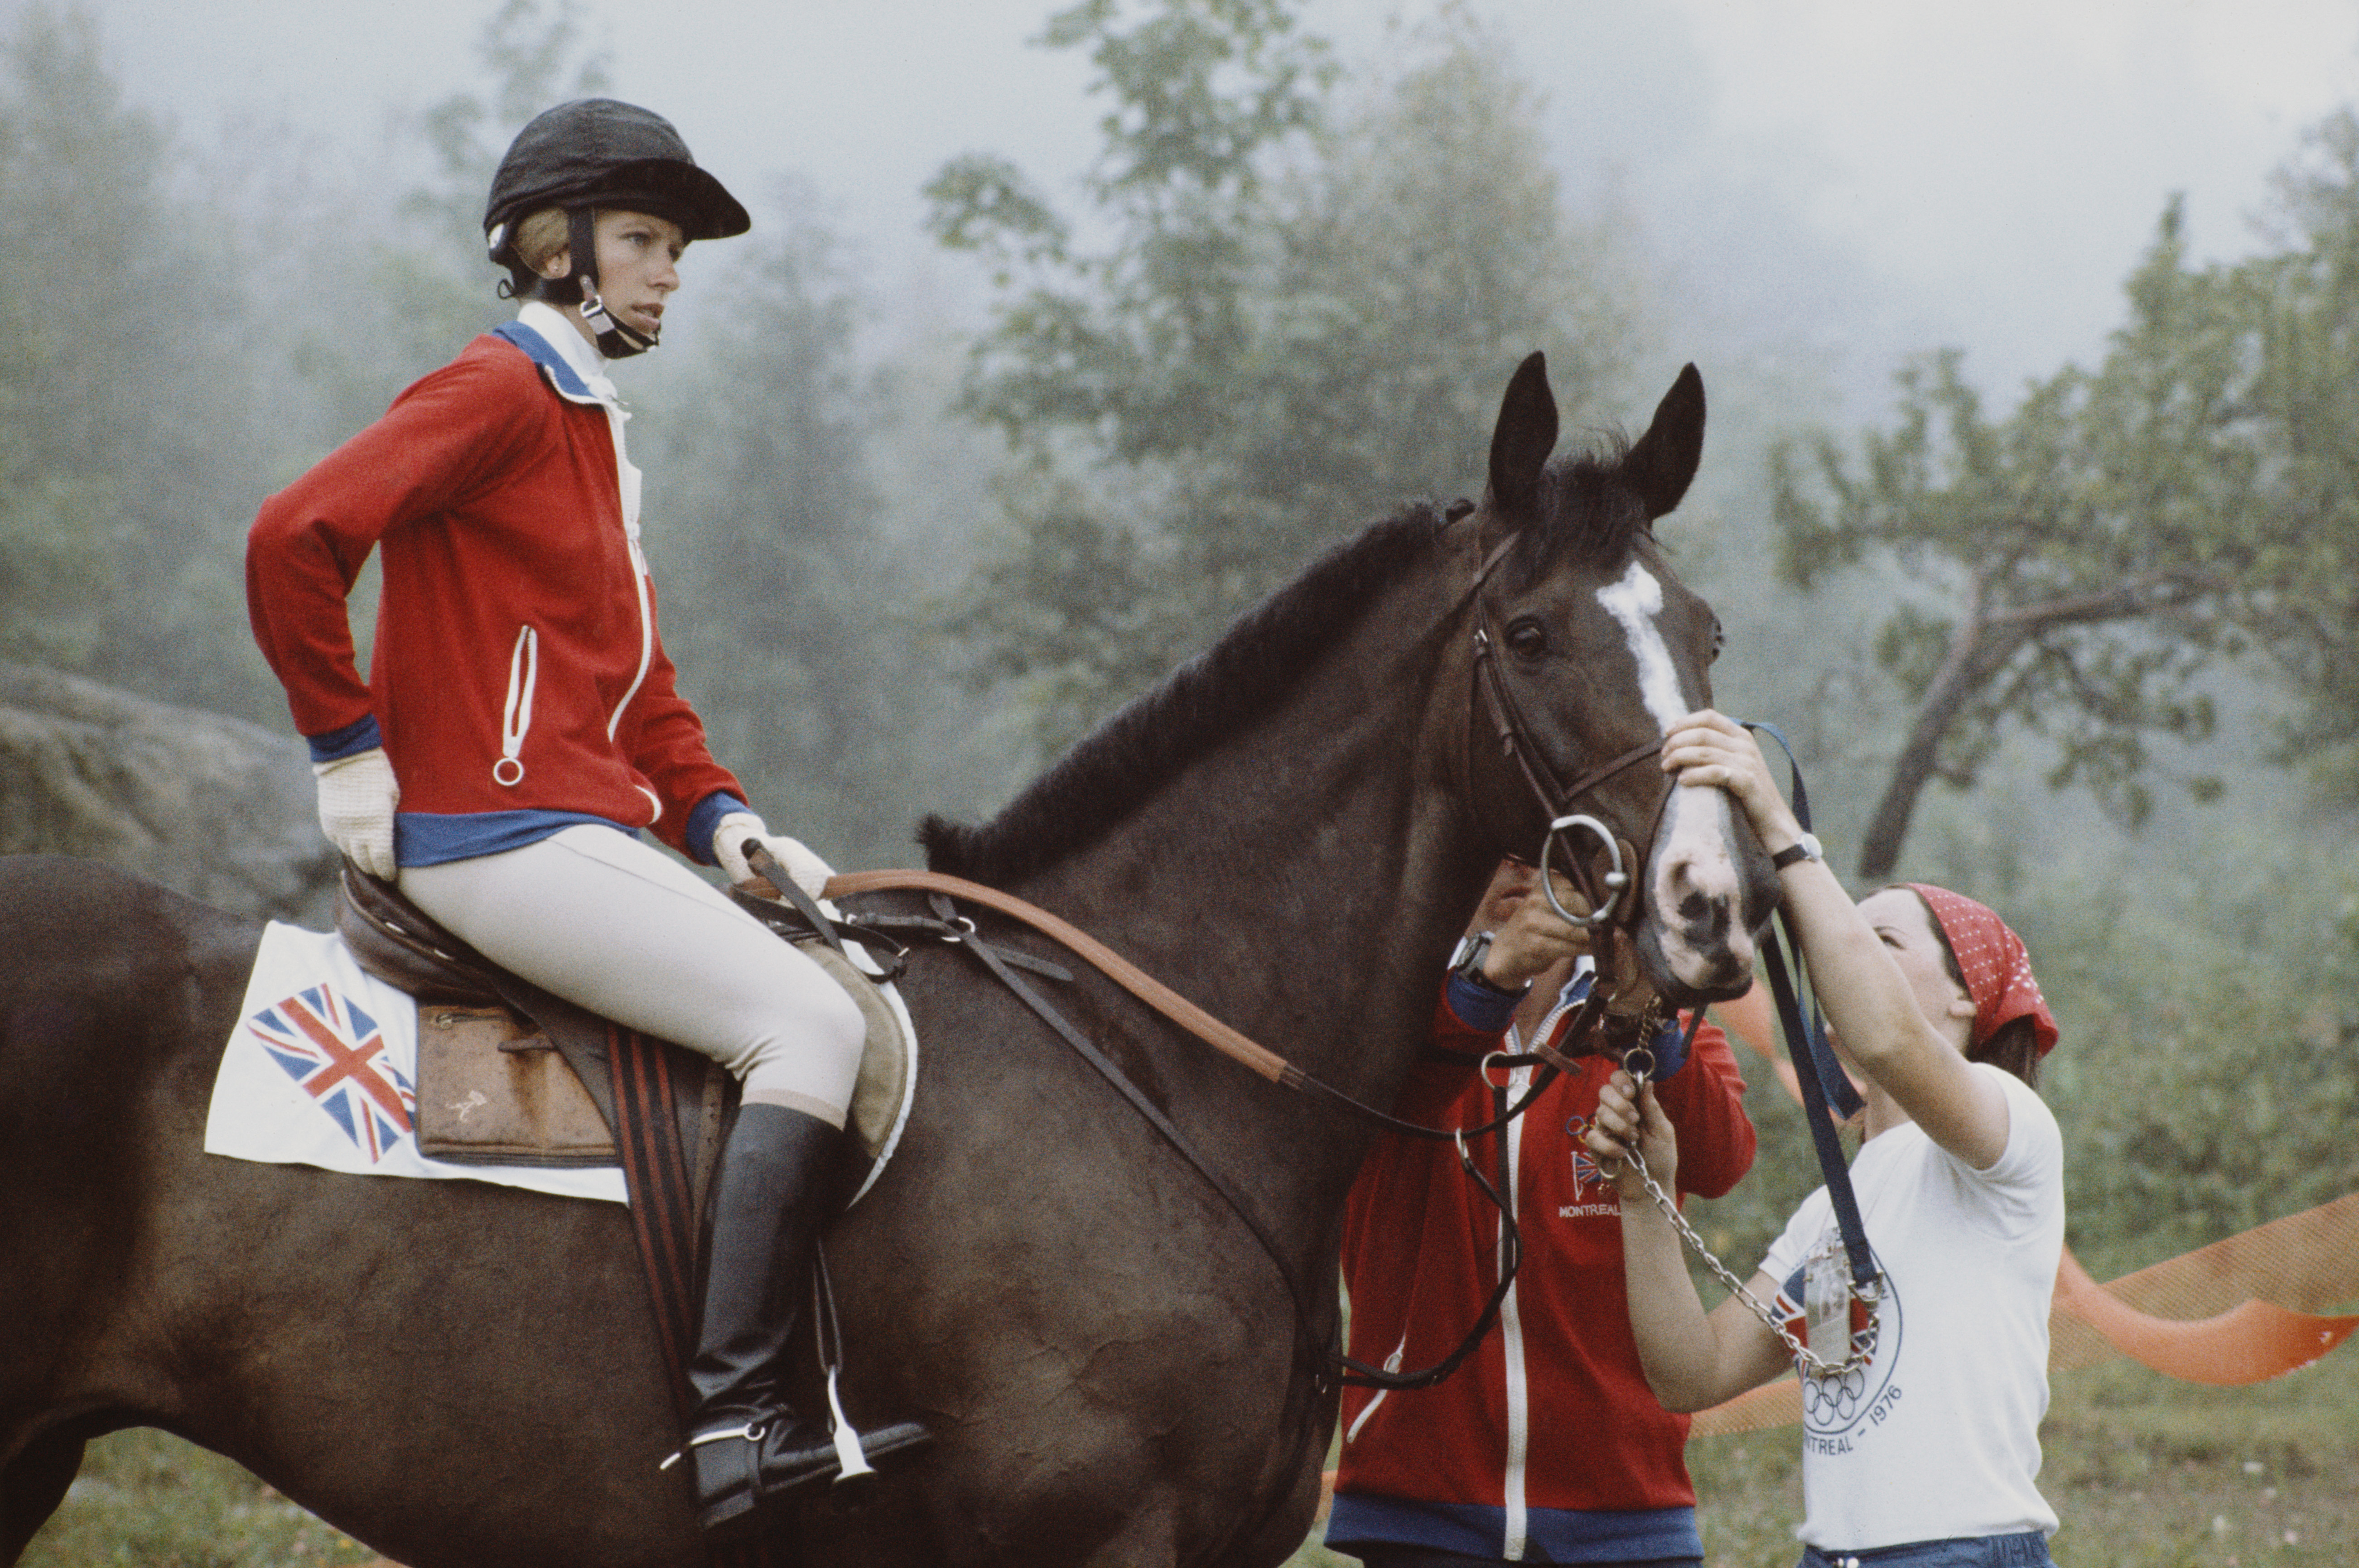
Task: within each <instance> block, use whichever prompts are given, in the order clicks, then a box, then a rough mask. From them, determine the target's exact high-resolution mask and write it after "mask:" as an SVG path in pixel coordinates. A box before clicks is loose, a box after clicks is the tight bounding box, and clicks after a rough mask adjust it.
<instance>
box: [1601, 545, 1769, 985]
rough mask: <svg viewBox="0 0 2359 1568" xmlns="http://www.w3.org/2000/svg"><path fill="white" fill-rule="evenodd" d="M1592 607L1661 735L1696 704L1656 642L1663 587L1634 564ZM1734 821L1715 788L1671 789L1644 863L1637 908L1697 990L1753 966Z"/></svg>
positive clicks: (1674, 968)
mask: <svg viewBox="0 0 2359 1568" xmlns="http://www.w3.org/2000/svg"><path fill="white" fill-rule="evenodd" d="M1597 602H1598V603H1600V604H1602V605H1603V606H1604V607H1605V612H1606V613H1607V614H1609V615H1611V616H1613V617H1614V620H1615V621H1616V622H1619V623H1620V625H1621V627H1622V633H1623V636H1624V637H1625V639H1626V640H1627V641H1628V643H1629V645H1630V657H1631V659H1632V660H1633V661H1634V662H1636V665H1637V666H1638V695H1639V697H1640V699H1641V700H1643V701H1644V702H1645V703H1646V705H1647V712H1649V713H1651V714H1653V715H1654V716H1655V722H1656V723H1657V724H1658V725H1659V726H1661V727H1662V730H1663V732H1664V733H1665V734H1667V735H1668V734H1669V733H1670V730H1671V726H1672V725H1674V724H1676V723H1678V722H1679V721H1680V719H1684V718H1685V717H1687V716H1688V715H1689V714H1690V713H1692V712H1694V711H1695V710H1696V708H1698V707H1699V706H1701V704H1700V701H1699V699H1700V697H1701V695H1702V694H1701V693H1700V692H1690V691H1688V690H1686V689H1685V688H1684V687H1682V686H1681V685H1680V670H1679V665H1677V664H1675V663H1674V662H1673V661H1672V659H1671V649H1670V644H1669V643H1666V642H1665V641H1664V640H1663V632H1662V628H1661V626H1659V625H1658V623H1657V622H1658V617H1660V616H1661V614H1662V612H1663V585H1662V583H1661V582H1659V581H1658V580H1657V579H1656V577H1655V575H1654V574H1653V573H1652V572H1649V571H1648V570H1647V568H1645V567H1644V566H1643V565H1641V564H1640V563H1639V562H1637V561H1635V560H1634V561H1632V562H1631V563H1630V569H1629V570H1627V571H1625V572H1624V573H1623V574H1622V577H1621V579H1620V580H1619V581H1617V582H1614V583H1609V584H1608V585H1607V586H1605V587H1603V588H1601V589H1598V590H1597ZM1734 826H1735V825H1734V819H1733V818H1732V817H1731V816H1730V815H1729V802H1728V796H1727V795H1725V794H1723V792H1721V791H1719V790H1716V789H1673V790H1672V791H1671V797H1670V799H1669V801H1668V802H1666V803H1665V805H1664V806H1663V819H1662V822H1661V824H1660V825H1659V827H1658V829H1657V832H1656V835H1655V847H1654V852H1653V854H1652V856H1651V857H1650V858H1649V859H1648V860H1647V907H1648V909H1650V910H1651V911H1652V912H1653V914H1654V924H1655V925H1656V927H1657V929H1658V931H1659V933H1660V936H1661V944H1662V955H1663V958H1664V960H1665V961H1666V962H1667V963H1668V964H1669V966H1670V969H1671V972H1672V973H1673V974H1674V975H1676V976H1678V977H1679V979H1680V980H1681V981H1683V982H1685V983H1686V984H1688V985H1691V986H1694V987H1696V988H1698V989H1713V988H1716V987H1720V986H1723V985H1725V984H1726V983H1727V982H1728V977H1729V975H1730V974H1731V973H1732V972H1733V971H1734V969H1735V968H1737V966H1739V965H1742V966H1743V968H1744V969H1745V970H1746V971H1748V972H1749V971H1750V970H1751V968H1752V966H1753V936H1752V933H1751V932H1749V931H1747V930H1745V926H1744V921H1743V917H1742V915H1741V914H1740V913H1739V912H1740V911H1741V910H1742V909H1743V907H1744V896H1745V883H1744V879H1743V877H1742V876H1741V875H1740V874H1739V872H1738V870H1737V858H1736V844H1735V839H1734Z"/></svg>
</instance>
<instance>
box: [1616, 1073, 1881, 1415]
mask: <svg viewBox="0 0 2359 1568" xmlns="http://www.w3.org/2000/svg"><path fill="white" fill-rule="evenodd" d="M1641 1055H1644V1056H1646V1057H1647V1063H1646V1066H1645V1067H1644V1068H1643V1069H1642V1068H1639V1067H1636V1066H1635V1065H1632V1063H1633V1059H1634V1058H1636V1057H1638V1056H1641ZM1653 1067H1654V1060H1653V1054H1652V1053H1651V1052H1648V1051H1647V1049H1646V1047H1644V1046H1636V1047H1633V1048H1632V1050H1631V1051H1630V1053H1629V1054H1628V1055H1627V1056H1625V1057H1624V1059H1623V1068H1624V1070H1625V1072H1628V1073H1629V1074H1630V1076H1631V1077H1632V1078H1633V1079H1637V1078H1639V1077H1640V1076H1641V1073H1642V1072H1643V1071H1651V1070H1653ZM1622 1157H1623V1158H1624V1159H1625V1160H1627V1161H1629V1162H1630V1168H1631V1169H1632V1170H1634V1171H1636V1172H1637V1173H1638V1180H1639V1182H1640V1184H1643V1185H1644V1186H1645V1187H1646V1189H1647V1196H1648V1197H1650V1198H1652V1199H1654V1200H1655V1206H1656V1207H1657V1208H1658V1209H1661V1210H1662V1211H1663V1217H1664V1218H1665V1219H1668V1220H1669V1221H1670V1222H1671V1228H1672V1229H1673V1230H1675V1231H1677V1232H1678V1233H1679V1236H1680V1240H1682V1241H1684V1242H1686V1243H1687V1246H1688V1249H1689V1250H1690V1251H1691V1252H1693V1253H1694V1254H1695V1255H1696V1256H1697V1257H1699V1258H1701V1259H1702V1260H1703V1262H1704V1267H1705V1268H1707V1269H1710V1270H1711V1271H1712V1273H1713V1275H1714V1276H1715V1277H1716V1278H1718V1280H1719V1281H1720V1282H1721V1283H1722V1284H1723V1285H1726V1286H1727V1287H1728V1293H1729V1294H1730V1295H1732V1296H1734V1297H1735V1298H1736V1299H1737V1300H1738V1301H1741V1302H1743V1303H1745V1309H1746V1310H1747V1311H1749V1312H1751V1313H1752V1314H1753V1315H1754V1316H1755V1317H1757V1318H1759V1319H1760V1320H1761V1323H1762V1326H1763V1327H1765V1328H1767V1329H1768V1331H1769V1332H1770V1333H1772V1334H1774V1335H1776V1336H1777V1337H1778V1338H1779V1339H1781V1340H1783V1341H1784V1342H1785V1345H1786V1348H1787V1349H1788V1351H1790V1352H1792V1354H1793V1357H1794V1359H1795V1360H1797V1361H1799V1362H1800V1363H1801V1364H1802V1368H1803V1370H1804V1372H1805V1373H1807V1374H1808V1375H1809V1376H1810V1377H1813V1378H1835V1377H1841V1376H1842V1375H1843V1373H1845V1372H1848V1371H1850V1370H1851V1369H1852V1368H1854V1367H1858V1366H1862V1365H1864V1364H1865V1363H1866V1361H1867V1360H1868V1358H1869V1357H1872V1356H1874V1355H1875V1345H1876V1340H1877V1337H1878V1336H1879V1335H1880V1334H1881V1333H1882V1331H1883V1327H1884V1320H1883V1319H1882V1318H1881V1317H1879V1316H1877V1315H1876V1314H1875V1312H1874V1311H1873V1310H1871V1311H1870V1312H1869V1314H1868V1317H1867V1334H1866V1341H1867V1342H1866V1344H1864V1345H1854V1346H1852V1347H1851V1348H1850V1349H1849V1350H1847V1351H1845V1352H1844V1354H1843V1359H1842V1360H1840V1361H1830V1360H1828V1359H1827V1358H1826V1357H1823V1356H1821V1355H1819V1354H1817V1353H1816V1352H1814V1351H1813V1350H1811V1349H1810V1346H1807V1345H1805V1344H1803V1343H1802V1342H1801V1341H1800V1340H1799V1339H1797V1338H1796V1337H1795V1336H1794V1333H1793V1331H1792V1330H1791V1329H1789V1328H1788V1327H1787V1326H1786V1325H1785V1324H1784V1323H1783V1322H1782V1321H1781V1320H1780V1319H1779V1318H1778V1316H1777V1309H1776V1308H1775V1307H1771V1306H1768V1305H1767V1304H1765V1303H1763V1302H1762V1300H1761V1298H1760V1297H1759V1296H1756V1295H1755V1294H1754V1293H1753V1292H1751V1291H1749V1290H1747V1289H1745V1281H1742V1280H1740V1279H1738V1278H1737V1277H1736V1276H1735V1275H1734V1274H1733V1273H1731V1272H1729V1269H1728V1265H1727V1264H1725V1263H1723V1262H1722V1261H1721V1260H1719V1259H1717V1258H1715V1257H1713V1256H1712V1249H1711V1248H1709V1247H1706V1246H1705V1245H1704V1244H1703V1238H1702V1237H1701V1236H1699V1235H1697V1234H1696V1229H1695V1227H1693V1226H1691V1225H1690V1224H1689V1223H1688V1221H1687V1216H1685V1215H1683V1214H1681V1213H1680V1206H1679V1203H1678V1201H1677V1200H1676V1199H1674V1198H1673V1197H1672V1196H1671V1195H1670V1194H1669V1193H1667V1192H1665V1191H1663V1188H1662V1184H1660V1183H1658V1182H1657V1181H1656V1180H1655V1177H1654V1173H1652V1172H1650V1171H1648V1170H1647V1162H1646V1160H1645V1159H1644V1157H1642V1156H1641V1155H1640V1154H1639V1152H1638V1151H1636V1149H1630V1150H1627V1151H1625V1152H1624V1154H1623V1156H1622ZM1609 1174H1610V1173H1609ZM1858 1299H1859V1300H1861V1301H1864V1302H1865V1303H1868V1305H1869V1307H1870V1308H1871V1309H1873V1308H1874V1306H1875V1303H1877V1302H1878V1301H1880V1300H1882V1299H1883V1292H1881V1291H1879V1292H1876V1293H1875V1294H1874V1295H1864V1296H1860V1297H1859V1298H1858Z"/></svg>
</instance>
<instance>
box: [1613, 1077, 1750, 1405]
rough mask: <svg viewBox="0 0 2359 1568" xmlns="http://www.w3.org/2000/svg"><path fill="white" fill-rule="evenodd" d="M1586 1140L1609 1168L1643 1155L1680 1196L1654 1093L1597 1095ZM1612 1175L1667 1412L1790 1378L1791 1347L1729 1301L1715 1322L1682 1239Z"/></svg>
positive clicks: (1631, 1290)
mask: <svg viewBox="0 0 2359 1568" xmlns="http://www.w3.org/2000/svg"><path fill="white" fill-rule="evenodd" d="M1587 1140H1588V1143H1589V1147H1590V1151H1591V1152H1593V1154H1595V1155H1596V1156H1597V1157H1598V1159H1599V1161H1600V1162H1601V1163H1604V1162H1612V1161H1615V1160H1620V1157H1621V1155H1622V1152H1623V1151H1624V1150H1625V1149H1627V1148H1632V1147H1635V1148H1636V1149H1637V1150H1638V1151H1639V1152H1640V1155H1641V1157H1642V1158H1643V1159H1644V1160H1645V1161H1646V1163H1647V1173H1648V1174H1650V1175H1652V1176H1653V1177H1654V1179H1655V1182H1656V1184H1657V1185H1658V1186H1660V1187H1661V1188H1662V1189H1663V1190H1664V1191H1665V1192H1674V1191H1676V1190H1677V1186H1676V1183H1677V1181H1678V1176H1679V1158H1680V1155H1679V1135H1678V1134H1677V1133H1676V1132H1674V1131H1673V1130H1672V1129H1671V1123H1670V1119H1669V1117H1667V1116H1665V1115H1664V1114H1663V1108H1662V1106H1661V1104H1660V1103H1659V1102H1658V1100H1657V1099H1656V1098H1655V1086H1654V1085H1652V1084H1639V1085H1634V1084H1633V1083H1632V1081H1631V1078H1630V1075H1629V1074H1627V1073H1622V1072H1617V1073H1615V1074H1614V1076H1613V1077H1611V1078H1610V1079H1608V1080H1607V1081H1606V1083H1605V1085H1604V1087H1603V1088H1601V1089H1600V1090H1599V1091H1598V1097H1597V1115H1596V1117H1595V1118H1594V1119H1593V1124H1592V1126H1591V1129H1590V1131H1589V1133H1588V1135H1587ZM1620 1163H1621V1168H1620V1170H1619V1171H1618V1172H1617V1173H1616V1174H1615V1176H1614V1187H1615V1190H1616V1191H1617V1192H1618V1193H1619V1194H1620V1195H1621V1200H1622V1202H1621V1206H1622V1261H1623V1272H1624V1279H1625V1286H1626V1290H1627V1294H1628V1297H1629V1306H1630V1332H1631V1336H1632V1337H1633V1338H1634V1339H1635V1340H1636V1342H1637V1346H1638V1363H1639V1366H1640V1367H1641V1368H1643V1369H1644V1370H1645V1372H1646V1374H1647V1387H1648V1388H1650V1389H1652V1390H1654V1391H1655V1398H1656V1399H1657V1400H1660V1401H1661V1402H1662V1406H1663V1408H1664V1409H1665V1410H1668V1411H1700V1410H1704V1409H1708V1408H1709V1407H1711V1406H1712V1405H1716V1404H1719V1403H1720V1402H1722V1401H1723V1400H1733V1399H1734V1398H1735V1397H1736V1396H1737V1395H1739V1394H1741V1393H1743V1392H1745V1390H1747V1389H1754V1388H1758V1387H1759V1386H1760V1385H1762V1384H1763V1383H1766V1382H1767V1381H1769V1380H1770V1379H1772V1378H1775V1377H1777V1375H1778V1374H1779V1373H1781V1372H1783V1371H1784V1370H1786V1368H1787V1366H1788V1360H1787V1356H1786V1350H1785V1346H1783V1345H1781V1344H1780V1343H1779V1341H1778V1339H1777V1336H1776V1335H1774V1334H1772V1333H1770V1331H1769V1329H1768V1326H1767V1325H1765V1324H1764V1323H1762V1321H1761V1320H1760V1319H1759V1318H1757V1317H1755V1316H1754V1315H1753V1314H1751V1313H1750V1312H1748V1311H1747V1310H1746V1309H1745V1303H1743V1302H1741V1301H1738V1300H1736V1299H1735V1298H1734V1297H1731V1298H1730V1299H1729V1300H1727V1301H1726V1302H1723V1303H1721V1305H1720V1306H1719V1307H1717V1308H1715V1309H1714V1310H1713V1311H1712V1313H1711V1314H1709V1315H1707V1314H1705V1312H1704V1310H1703V1303H1702V1302H1701V1300H1700V1299H1699V1298H1698V1297H1697V1295H1696V1291H1695V1283H1694V1281H1692V1280H1690V1278H1689V1277H1688V1271H1687V1262H1686V1260H1685V1259H1683V1258H1682V1257H1681V1256H1680V1237H1679V1233H1678V1232H1677V1231H1676V1230H1674V1229H1673V1228H1672V1227H1671V1222H1670V1220H1669V1218H1668V1217H1665V1215H1664V1214H1663V1212H1662V1210H1660V1209H1659V1208H1658V1207H1656V1206H1655V1200H1654V1198H1653V1196H1652V1195H1650V1194H1648V1193H1647V1189H1646V1186H1645V1184H1643V1183H1642V1182H1641V1181H1640V1180H1639V1177H1638V1173H1637V1169H1636V1166H1635V1165H1634V1164H1633V1163H1632V1162H1629V1161H1627V1160H1621V1161H1620ZM1748 1288H1749V1289H1750V1290H1751V1291H1752V1292H1753V1293H1754V1294H1755V1295H1756V1296H1757V1297H1759V1298H1760V1299H1762V1300H1763V1301H1767V1300H1769V1299H1770V1298H1771V1297H1772V1296H1773V1295H1775V1293H1776V1292H1777V1284H1776V1282H1775V1281H1772V1280H1771V1279H1770V1278H1769V1277H1768V1276H1767V1274H1760V1273H1756V1274H1755V1275H1754V1277H1753V1281H1752V1283H1751V1285H1750V1286H1749V1287H1748Z"/></svg>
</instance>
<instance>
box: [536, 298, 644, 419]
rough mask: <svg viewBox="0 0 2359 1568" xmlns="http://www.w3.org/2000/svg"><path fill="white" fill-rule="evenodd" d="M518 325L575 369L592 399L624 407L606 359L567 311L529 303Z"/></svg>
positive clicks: (544, 303)
mask: <svg viewBox="0 0 2359 1568" xmlns="http://www.w3.org/2000/svg"><path fill="white" fill-rule="evenodd" d="M516 322H517V324H518V325H520V326H523V327H527V328H529V329H531V330H532V332H533V335H534V336H536V337H538V339H540V341H543V342H545V343H547V344H548V345H549V347H550V348H551V349H554V350H555V351H557V354H558V357H559V358H560V359H562V360H564V362H566V363H567V364H568V365H570V366H571V367H572V370H573V373H574V374H576V375H578V376H580V377H581V378H582V384H583V385H584V386H587V387H588V388H589V389H590V391H591V393H592V395H594V396H596V397H598V398H599V399H600V400H602V401H603V402H606V403H609V404H614V405H616V406H620V405H621V403H622V394H621V393H620V392H618V391H616V390H615V387H614V381H613V380H612V379H611V378H610V377H608V375H607V374H606V356H605V355H603V354H602V353H600V352H599V351H598V348H597V345H596V344H594V343H592V342H591V341H590V340H589V339H587V338H585V337H583V336H582V330H581V329H580V328H578V327H576V326H574V324H573V322H572V320H571V319H569V318H568V317H567V315H566V314H565V312H564V311H562V310H560V309H558V308H557V307H555V306H554V305H551V304H549V302H548V301H546V300H541V299H527V300H526V301H525V303H524V308H522V309H520V310H518V311H517V312H516Z"/></svg>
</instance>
